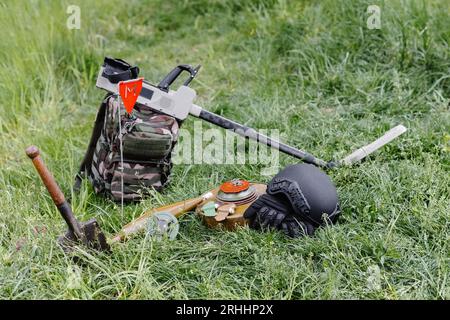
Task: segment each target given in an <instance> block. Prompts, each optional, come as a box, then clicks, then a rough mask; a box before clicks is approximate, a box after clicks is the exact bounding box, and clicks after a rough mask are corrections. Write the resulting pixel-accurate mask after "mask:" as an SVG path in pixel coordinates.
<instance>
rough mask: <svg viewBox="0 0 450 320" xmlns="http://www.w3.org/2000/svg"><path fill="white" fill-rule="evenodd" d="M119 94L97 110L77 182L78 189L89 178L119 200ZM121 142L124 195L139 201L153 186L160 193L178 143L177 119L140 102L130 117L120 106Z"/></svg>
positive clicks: (109, 96)
mask: <svg viewBox="0 0 450 320" xmlns="http://www.w3.org/2000/svg"><path fill="white" fill-rule="evenodd" d="M118 108H119V101H118V97H117V96H116V95H113V94H108V95H107V96H106V97H105V99H104V100H103V102H102V104H101V106H100V109H99V111H98V113H97V118H96V121H95V126H94V130H93V133H92V137H91V141H90V143H89V147H88V151H87V152H86V155H85V157H84V159H83V162H82V164H81V167H80V171H79V173H78V175H77V178H76V182H75V189H79V187H80V184H81V179H82V177H85V176H87V177H88V178H89V181H90V182H91V183H92V185H93V187H94V190H95V192H96V193H101V194H104V195H107V196H109V197H110V198H112V199H113V200H115V201H120V200H121V197H122V192H121V190H122V188H121V174H122V170H121V167H120V163H121V162H120V140H119V119H118V110H117V109H118ZM120 125H121V128H122V129H121V130H122V136H123V139H122V141H123V142H122V144H123V149H122V150H123V199H124V200H129V201H133V200H140V199H141V198H142V196H143V195H145V194H148V191H149V190H151V189H156V190H157V191H160V190H161V189H162V188H163V187H164V186H165V185H166V184H167V182H168V179H169V175H170V171H171V169H172V163H171V151H172V149H173V147H174V145H175V143H176V142H177V138H178V128H179V123H178V122H177V120H176V119H175V118H173V117H170V116H167V115H163V114H159V113H155V112H154V111H153V110H151V109H150V108H149V107H147V106H145V105H141V104H136V105H135V107H134V109H133V112H132V113H131V115H130V116H128V115H126V112H125V110H124V108H121V114H120Z"/></svg>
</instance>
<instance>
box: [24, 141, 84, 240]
mask: <svg viewBox="0 0 450 320" xmlns="http://www.w3.org/2000/svg"><path fill="white" fill-rule="evenodd" d="M25 152H26V154H27V156H28V157H29V158H30V159H31V161H33V165H34V167H35V168H36V170H37V172H38V173H39V176H40V177H41V180H42V182H43V183H44V185H45V187H46V188H47V191H48V193H50V196H51V197H52V200H53V202H54V203H55V205H56V207H57V208H58V210H59V212H60V213H61V215H62V217H63V218H64V220H65V221H66V223H67V226H68V227H69V229H70V231H72V232H73V233H74V234H75V236H77V237H78V238H79V239H82V232H81V229H80V224H79V222H78V221H77V219H76V218H75V216H74V215H73V212H72V209H71V208H70V205H69V204H68V203H67V201H66V199H65V198H64V194H63V193H62V191H61V189H60V188H59V186H58V184H57V183H56V181H55V178H54V177H53V175H52V174H51V172H50V171H49V170H48V169H47V167H46V165H45V163H44V161H42V159H41V156H40V152H39V149H38V147H36V146H30V147H28V148H27V149H26V150H25Z"/></svg>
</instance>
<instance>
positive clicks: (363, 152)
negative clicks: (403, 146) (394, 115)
mask: <svg viewBox="0 0 450 320" xmlns="http://www.w3.org/2000/svg"><path fill="white" fill-rule="evenodd" d="M406 130H407V129H406V127H405V126H403V125H401V124H400V125H398V126H395V127H394V128H392V129H390V130H389V131H387V132H386V133H385V134H384V135H383V136H381V137H380V138H378V139H377V140H375V141H374V142H372V143H369V144H368V145H365V146H364V147H361V148H359V149H358V150H356V151H354V152H352V153H351V154H349V155H348V156H346V157H345V158H344V159H342V160H341V161H340V164H342V165H352V164H354V163H356V162H358V161H361V160H362V159H364V158H365V157H367V156H368V155H369V154H371V153H373V152H375V151H376V150H378V149H380V148H381V147H382V146H384V145H386V144H388V143H389V142H391V141H392V140H394V139H395V138H397V137H398V136H400V135H402V134H403V133H405V132H406Z"/></svg>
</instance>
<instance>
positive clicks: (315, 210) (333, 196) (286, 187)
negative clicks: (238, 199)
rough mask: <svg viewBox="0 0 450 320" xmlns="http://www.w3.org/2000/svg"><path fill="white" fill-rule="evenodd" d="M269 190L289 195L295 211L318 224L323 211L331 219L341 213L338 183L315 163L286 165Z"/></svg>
mask: <svg viewBox="0 0 450 320" xmlns="http://www.w3.org/2000/svg"><path fill="white" fill-rule="evenodd" d="M267 193H268V194H270V195H273V196H274V195H277V194H282V195H284V196H286V197H287V198H288V200H289V202H290V203H291V205H292V209H293V210H294V213H296V214H298V215H300V216H302V217H303V218H304V219H306V220H309V221H310V222H311V223H312V224H314V225H316V226H319V225H321V224H323V223H324V220H323V218H324V214H325V215H326V218H328V219H330V220H331V221H332V222H335V221H336V219H337V216H338V214H339V200H338V195H337V191H336V187H335V186H334V184H333V182H332V181H331V179H330V177H328V176H327V175H326V174H325V173H324V172H323V171H322V170H320V169H319V168H317V167H316V166H314V165H312V164H306V163H302V164H294V165H290V166H288V167H286V168H285V169H283V170H282V171H280V172H279V173H278V174H277V175H276V176H275V177H274V178H273V179H272V181H270V182H269V184H268V186H267Z"/></svg>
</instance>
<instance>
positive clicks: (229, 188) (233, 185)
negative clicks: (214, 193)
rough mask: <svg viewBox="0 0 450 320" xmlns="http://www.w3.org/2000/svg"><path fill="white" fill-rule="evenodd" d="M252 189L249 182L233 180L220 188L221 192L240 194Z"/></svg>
mask: <svg viewBox="0 0 450 320" xmlns="http://www.w3.org/2000/svg"><path fill="white" fill-rule="evenodd" d="M249 187H250V182H248V181H247V180H240V179H233V180H231V181H227V182H225V183H223V184H222V185H221V186H220V191H222V192H225V193H239V192H242V191H245V190H247V189H248V188H249Z"/></svg>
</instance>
